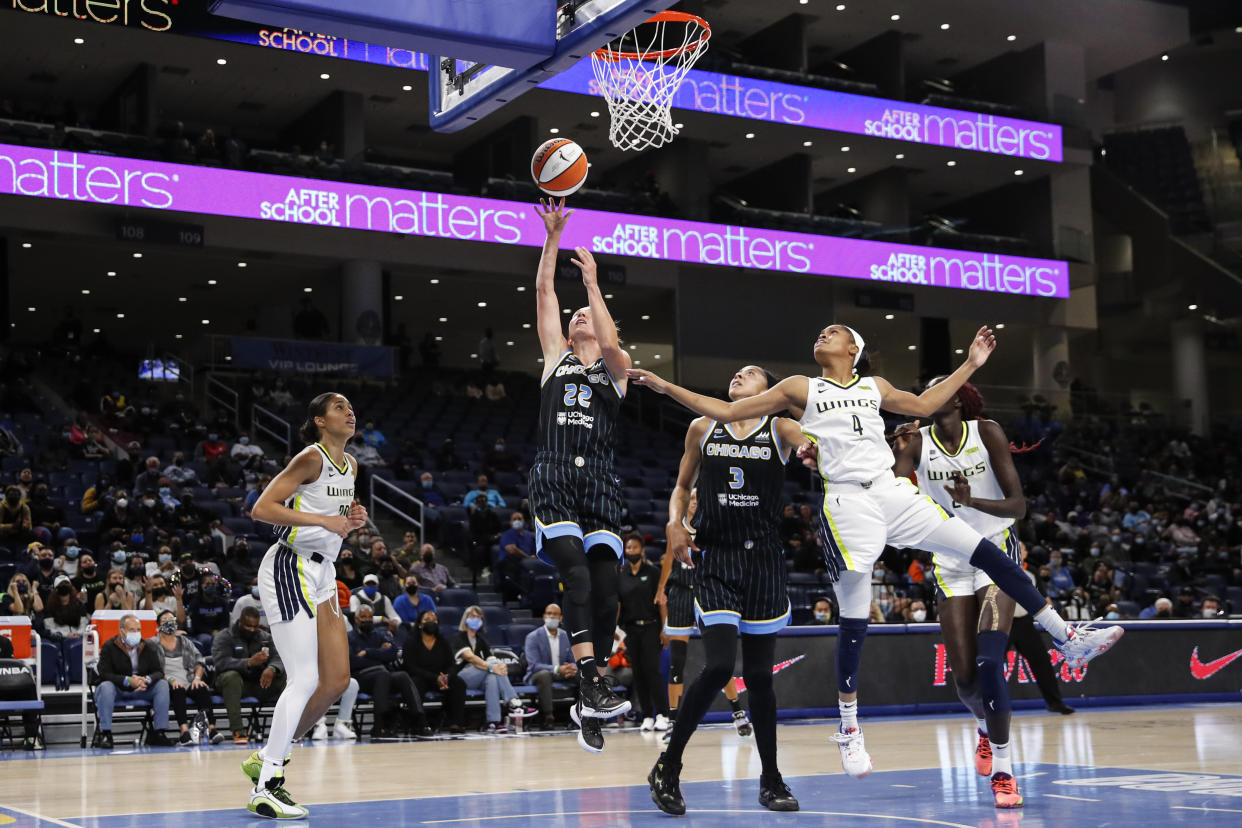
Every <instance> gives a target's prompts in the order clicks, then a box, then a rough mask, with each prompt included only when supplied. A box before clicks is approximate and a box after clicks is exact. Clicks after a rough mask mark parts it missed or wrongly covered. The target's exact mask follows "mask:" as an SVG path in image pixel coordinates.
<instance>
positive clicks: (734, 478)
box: [729, 466, 746, 489]
mask: <svg viewBox="0 0 1242 828" xmlns="http://www.w3.org/2000/svg"><path fill="white" fill-rule="evenodd" d="M729 476H730V479H729V488H730V489H740V488H742V487H743V486H745V485H746V475H745V474H743V473H742V470H741V469H739V468H738V467H737V466H729Z"/></svg>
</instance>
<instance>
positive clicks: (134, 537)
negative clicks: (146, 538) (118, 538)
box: [129, 532, 142, 546]
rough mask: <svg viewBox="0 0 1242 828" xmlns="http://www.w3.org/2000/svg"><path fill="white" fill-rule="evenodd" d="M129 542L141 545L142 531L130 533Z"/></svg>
mask: <svg viewBox="0 0 1242 828" xmlns="http://www.w3.org/2000/svg"><path fill="white" fill-rule="evenodd" d="M129 542H130V543H132V544H133V545H134V546H142V533H141V532H135V533H134V534H132V535H130V536H129Z"/></svg>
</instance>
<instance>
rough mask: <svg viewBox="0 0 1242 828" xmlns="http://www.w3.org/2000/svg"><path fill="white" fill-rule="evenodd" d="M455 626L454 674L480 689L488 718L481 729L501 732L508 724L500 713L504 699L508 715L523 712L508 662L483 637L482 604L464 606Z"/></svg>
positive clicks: (474, 687) (474, 688)
mask: <svg viewBox="0 0 1242 828" xmlns="http://www.w3.org/2000/svg"><path fill="white" fill-rule="evenodd" d="M457 629H458V633H457V637H456V638H454V639H453V645H452V649H453V658H454V660H455V662H456V665H457V675H458V676H460V677H461V680H462V681H464V682H465V683H466V687H467V688H468V689H471V690H482V691H483V699H484V702H485V705H484V711H485V715H486V718H487V723H486V724H485V725H484V732H486V733H489V734H497V733H504V732H506V731H507V730H508V727H507V725H506V724H505V722H504V721H503V720H502V719H501V716H500V710H501V702H504V705H505V709H506V710H507V711H508V713H509V715H511V716H521V715H524V714H525V709H524V707H523V705H522V700H521V699H519V698H518V694H517V691H515V690H514V689H513V685H512V684H511V683H510V682H509V668H508V666H507V665H505V663H504V662H502V661H500V660H498V659H497V658H495V657H494V656H493V655H492V648H491V646H490V645H489V644H488V643H487V639H486V638H484V637H483V633H484V631H485V630H486V624H485V623H484V621H483V610H482V608H481V607H478V606H470V607H467V608H466V611H465V612H464V613H462V618H461V623H460V624H459V625H458V627H457Z"/></svg>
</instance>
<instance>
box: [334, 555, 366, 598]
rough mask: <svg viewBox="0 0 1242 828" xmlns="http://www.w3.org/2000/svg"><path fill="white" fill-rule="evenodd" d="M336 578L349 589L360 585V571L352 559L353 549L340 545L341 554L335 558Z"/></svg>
mask: <svg viewBox="0 0 1242 828" xmlns="http://www.w3.org/2000/svg"><path fill="white" fill-rule="evenodd" d="M336 579H337V580H338V581H340V582H341V583H343V584H345V586H346V587H348V588H349V589H351V590H354V589H357V588H358V587H360V586H362V571H361V570H360V569H359V568H358V566H357V562H356V561H355V560H354V550H352V549H350V548H348V547H341V555H340V557H338V558H337V559H336ZM346 603H347V604H348V603H352V601H347V602H346ZM351 612H352V610H351Z"/></svg>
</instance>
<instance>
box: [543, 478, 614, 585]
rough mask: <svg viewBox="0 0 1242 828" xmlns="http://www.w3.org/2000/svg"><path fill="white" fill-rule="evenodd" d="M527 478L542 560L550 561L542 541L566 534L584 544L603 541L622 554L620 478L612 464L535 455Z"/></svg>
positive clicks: (590, 545) (592, 544)
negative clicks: (554, 458)
mask: <svg viewBox="0 0 1242 828" xmlns="http://www.w3.org/2000/svg"><path fill="white" fill-rule="evenodd" d="M529 481H530V489H529V498H530V510H531V514H533V515H534V517H535V549H536V553H537V554H539V557H540V559H541V560H544V561H547V559H546V558H544V556H543V555H542V550H543V542H544V540H545V539H548V538H559V537H563V536H566V535H568V536H572V537H576V538H578V539H579V540H581V541H582V545H583V547H584V548H585V549H590V548H591V547H592V546H594V545H596V544H600V543H602V544H605V545H606V546H608V547H610V548H612V550H613V551H615V552H616V553H617V557H618V558H620V557H621V555H622V553H623V552H624V545H623V544H622V542H621V481H620V479H619V478H618V477H617V476H616V475H615V474H613V473H612V468H611V466H604V465H603V464H594V463H591V462H589V461H583V464H582V465H581V466H579V465H576V464H575V463H574V462H573V461H569V460H553V461H546V460H540V459H539V458H536V462H535V463H534V465H532V466H531V467H530V476H529ZM547 562H548V563H551V561H547Z"/></svg>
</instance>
